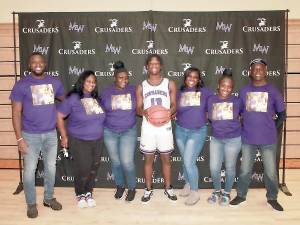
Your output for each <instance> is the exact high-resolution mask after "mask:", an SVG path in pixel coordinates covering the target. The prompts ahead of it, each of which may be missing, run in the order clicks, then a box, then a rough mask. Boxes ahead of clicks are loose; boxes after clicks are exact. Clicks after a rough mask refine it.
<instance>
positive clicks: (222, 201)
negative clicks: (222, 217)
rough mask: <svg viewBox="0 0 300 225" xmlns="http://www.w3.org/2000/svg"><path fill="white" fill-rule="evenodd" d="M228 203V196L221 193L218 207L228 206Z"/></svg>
mask: <svg viewBox="0 0 300 225" xmlns="http://www.w3.org/2000/svg"><path fill="white" fill-rule="evenodd" d="M229 202H230V194H228V193H224V192H223V193H222V195H221V199H220V201H219V204H220V206H228V205H229Z"/></svg>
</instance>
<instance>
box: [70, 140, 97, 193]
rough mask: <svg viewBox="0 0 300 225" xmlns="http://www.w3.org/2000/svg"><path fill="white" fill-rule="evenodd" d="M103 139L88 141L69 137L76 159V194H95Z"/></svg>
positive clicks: (71, 149)
mask: <svg viewBox="0 0 300 225" xmlns="http://www.w3.org/2000/svg"><path fill="white" fill-rule="evenodd" d="M102 146H103V139H98V140H93V141H86V140H81V139H77V138H75V137H69V148H70V151H71V153H72V156H73V159H74V163H73V165H74V168H73V171H74V187H75V194H76V195H81V194H85V193H87V192H93V187H94V186H95V178H96V176H97V171H98V168H99V166H100V155H101V150H102Z"/></svg>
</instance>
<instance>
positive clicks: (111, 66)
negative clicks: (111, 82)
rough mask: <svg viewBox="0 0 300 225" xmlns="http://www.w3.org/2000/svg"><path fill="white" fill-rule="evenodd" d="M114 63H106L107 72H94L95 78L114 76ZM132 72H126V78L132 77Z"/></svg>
mask: <svg viewBox="0 0 300 225" xmlns="http://www.w3.org/2000/svg"><path fill="white" fill-rule="evenodd" d="M114 70H115V68H114V62H109V63H107V70H106V71H101V70H96V71H95V75H96V76H97V77H112V76H114ZM132 74H133V72H132V71H131V70H128V76H132Z"/></svg>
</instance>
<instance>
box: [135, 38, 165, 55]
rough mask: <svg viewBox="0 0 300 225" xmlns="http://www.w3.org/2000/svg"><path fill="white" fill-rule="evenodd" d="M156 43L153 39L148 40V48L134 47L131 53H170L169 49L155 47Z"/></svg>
mask: <svg viewBox="0 0 300 225" xmlns="http://www.w3.org/2000/svg"><path fill="white" fill-rule="evenodd" d="M154 46H155V43H154V41H153V40H149V41H146V48H144V49H137V48H134V49H132V50H131V53H132V54H134V55H147V54H158V55H166V54H168V51H169V50H168V49H167V48H165V49H156V48H154Z"/></svg>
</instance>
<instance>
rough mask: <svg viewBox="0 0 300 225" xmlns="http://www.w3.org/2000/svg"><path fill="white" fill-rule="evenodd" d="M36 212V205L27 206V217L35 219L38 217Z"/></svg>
mask: <svg viewBox="0 0 300 225" xmlns="http://www.w3.org/2000/svg"><path fill="white" fill-rule="evenodd" d="M38 214H39V213H38V210H37V207H36V204H30V205H27V217H28V218H36V217H37V216H38Z"/></svg>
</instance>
